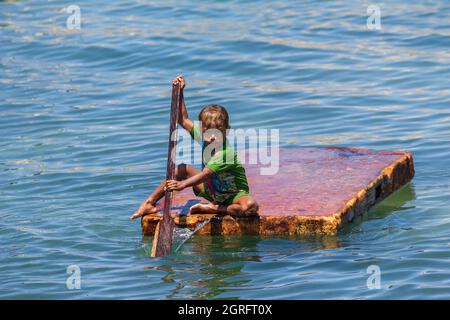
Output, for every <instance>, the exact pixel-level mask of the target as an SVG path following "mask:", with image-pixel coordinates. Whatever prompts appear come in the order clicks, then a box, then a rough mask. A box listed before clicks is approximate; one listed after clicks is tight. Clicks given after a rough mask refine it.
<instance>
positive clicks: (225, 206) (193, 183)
mask: <svg viewBox="0 0 450 320" xmlns="http://www.w3.org/2000/svg"><path fill="white" fill-rule="evenodd" d="M173 83H174V84H177V83H179V84H180V88H181V97H182V105H181V110H180V111H181V113H180V115H179V121H178V123H179V124H180V125H181V126H182V127H183V128H184V129H186V130H187V131H188V132H189V133H190V134H191V136H192V138H193V139H195V140H196V141H197V142H200V143H202V152H203V151H204V150H205V149H208V148H207V147H208V146H209V145H210V144H212V143H215V146H219V148H210V149H211V150H212V154H211V157H210V159H209V160H208V161H207V162H206V163H205V162H203V166H202V167H203V170H202V171H200V170H198V169H197V168H195V167H193V166H191V165H186V164H180V165H178V166H177V167H176V169H175V179H176V180H168V181H166V180H164V181H163V182H162V183H161V184H160V186H159V187H157V188H156V190H155V191H154V192H153V193H152V194H151V195H150V196H149V197H148V198H147V199H146V200H144V202H142V204H141V206H140V207H139V208H138V209H137V210H136V212H135V213H134V214H133V215H132V216H131V219H132V220H134V219H136V218H138V217H141V216H144V215H146V214H150V213H155V212H156V207H155V205H156V203H157V202H158V201H159V200H160V199H161V198H162V197H163V196H164V193H165V190H166V189H167V190H176V191H181V190H183V189H185V188H188V187H192V188H193V191H194V193H195V195H197V196H199V197H202V198H204V199H206V200H208V201H209V203H208V204H202V203H199V204H196V205H194V206H192V207H191V208H190V210H189V213H196V212H202V213H215V214H224V215H225V214H229V215H235V216H239V215H241V216H242V215H249V214H256V213H257V211H258V204H257V203H256V201H255V199H254V198H253V197H252V195H251V194H250V193H249V187H248V182H247V177H246V176H245V169H244V167H243V166H242V165H241V163H240V162H239V160H238V158H237V154H236V152H235V151H234V150H233V149H232V148H231V147H230V146H229V144H228V141H227V139H226V130H227V129H229V128H230V125H229V118H228V113H227V111H226V110H225V108H224V107H222V106H220V105H215V104H212V105H208V106H206V107H205V108H203V110H202V111H201V112H200V114H199V116H198V118H199V121H200V122H201V124H202V126H201V131H200V129H199V128H198V127H197V126H196V125H195V124H194V123H193V122H192V120H191V119H189V117H188V113H187V110H186V105H185V103H184V96H183V90H184V87H185V80H184V78H183V76H178V77H176V78H175V79H174V80H173ZM200 132H201V133H200ZM222 137H223V138H222ZM211 146H212V145H211ZM203 157H205V156H203ZM203 159H204V158H203ZM230 160H231V161H230Z"/></svg>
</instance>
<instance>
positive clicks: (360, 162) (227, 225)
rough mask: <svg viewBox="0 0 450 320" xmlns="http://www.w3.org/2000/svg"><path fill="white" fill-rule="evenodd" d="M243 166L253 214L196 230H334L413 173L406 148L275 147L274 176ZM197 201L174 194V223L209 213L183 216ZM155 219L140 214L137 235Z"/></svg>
mask: <svg viewBox="0 0 450 320" xmlns="http://www.w3.org/2000/svg"><path fill="white" fill-rule="evenodd" d="M252 155H254V154H253V151H251V152H250V153H249V152H247V153H245V154H241V155H240V158H241V159H242V160H243V161H245V163H248V162H249V161H248V160H249V157H250V156H252ZM244 159H245V160H244ZM245 167H246V172H247V177H248V180H249V184H250V192H251V193H252V194H254V196H255V198H256V200H257V201H258V203H259V204H260V210H259V216H253V217H231V216H226V217H219V218H216V219H214V221H213V222H211V223H209V224H207V225H205V227H203V228H202V229H201V230H200V231H199V234H211V235H231V234H261V235H281V234H290V235H293V234H335V233H336V232H337V231H338V230H339V229H340V228H341V227H342V225H343V224H344V223H346V222H349V221H352V220H353V219H354V218H355V217H356V216H359V215H361V214H363V213H365V212H367V211H368V210H369V209H370V208H371V207H372V206H373V205H375V204H376V203H378V202H380V201H381V200H383V199H384V198H386V197H387V196H388V195H390V194H392V193H393V192H395V191H396V190H397V189H399V188H400V187H402V186H403V185H405V184H406V183H407V182H409V181H410V180H411V179H412V177H413V176H414V163H413V158H412V155H411V154H410V153H408V152H405V151H384V152H373V151H369V150H365V149H355V148H338V147H332V148H281V149H280V166H279V171H278V173H277V174H275V175H261V174H260V169H261V166H260V165H252V164H245ZM198 201H202V202H206V201H205V200H203V199H199V198H196V197H195V196H194V194H193V192H192V190H190V189H189V190H183V191H182V192H180V193H177V194H175V197H174V205H173V207H172V212H173V216H174V218H175V224H176V225H177V226H180V227H188V228H191V229H192V228H195V226H196V225H197V223H199V222H201V221H204V220H205V219H207V218H209V217H211V215H207V214H195V215H188V216H186V214H187V212H188V210H189V207H190V206H191V205H192V204H194V203H196V202H198ZM159 219H160V215H159V214H154V215H149V216H145V217H143V218H142V220H141V223H142V230H143V234H145V235H153V234H154V232H155V228H156V223H157V222H158V221H159Z"/></svg>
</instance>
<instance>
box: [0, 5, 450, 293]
mask: <svg viewBox="0 0 450 320" xmlns="http://www.w3.org/2000/svg"><path fill="white" fill-rule="evenodd" d="M68 4H77V5H78V6H79V7H80V8H81V29H80V30H68V29H67V28H66V19H67V18H68V16H69V14H68V13H66V12H65V11H64V10H63V9H64V7H65V6H66V5H68ZM369 4H370V3H363V2H360V1H333V2H323V1H304V2H302V3H301V4H300V3H293V1H278V2H276V3H275V2H271V3H270V4H269V2H262V1H261V2H255V3H254V2H250V1H226V2H221V3H215V2H212V1H201V2H195V3H194V2H193V1H184V2H182V3H180V2H175V1H161V2H153V1H95V3H94V2H91V1H81V0H80V1H76V3H72V2H64V1H55V2H47V1H17V2H16V1H6V2H4V1H2V2H0V44H1V45H0V57H1V60H0V136H1V138H0V150H1V157H0V197H1V202H0V298H1V299H12V298H26V299H31V298H38V299H80V298H81V299H82V298H106V299H110V298H120V299H131V298H137V299H178V298H188V299H190V298H196V299H202V298H208V299H210V298H214V299H216V298H239V299H255V298H261V299H333V298H339V299H374V298H383V299H410V298H420V299H432V298H433V299H444V298H445V299H448V298H450V268H449V267H450V263H449V262H450V254H449V252H450V232H449V230H450V193H449V190H450V183H449V182H450V179H449V177H450V172H449V164H450V160H449V158H450V139H449V138H450V109H449V106H450V103H449V102H450V99H449V97H450V89H449V88H450V79H449V75H450V67H449V65H450V64H449V61H450V50H449V48H450V3H449V2H448V1H447V2H446V1H407V2H406V1H405V3H402V2H401V1H384V2H379V3H378V2H377V3H376V4H377V5H379V6H380V8H381V30H368V28H367V26H366V19H367V14H366V8H367V6H368V5H369ZM179 73H183V74H184V75H185V76H186V78H187V88H186V100H187V104H188V108H189V110H190V112H191V115H192V116H194V115H196V114H197V113H198V111H199V110H200V109H201V107H202V106H204V105H205V104H207V103H211V102H215V103H221V104H223V105H225V106H226V107H227V108H228V109H229V111H230V114H231V123H232V125H233V126H234V127H239V128H278V129H280V136H281V145H282V146H324V145H337V146H354V147H365V148H370V149H375V150H396V149H404V150H408V151H411V152H412V153H413V155H414V157H415V165H416V176H415V178H414V180H413V182H412V183H410V184H408V185H407V186H405V187H404V188H403V189H401V190H400V191H399V192H398V193H396V194H395V195H393V196H391V197H389V198H388V199H387V200H386V201H384V202H383V203H381V204H380V205H379V206H378V207H376V208H375V209H373V210H372V211H371V212H370V213H369V214H368V215H366V216H364V217H363V218H361V219H359V220H358V221H357V222H355V223H353V224H351V225H348V226H347V227H346V228H345V229H344V230H342V231H341V232H340V233H339V234H338V235H337V236H333V237H321V238H301V237H300V238H295V239H294V238H289V239H288V238H284V239H282V238H279V239H263V238H257V237H229V238H222V237H216V238H210V237H200V236H194V237H193V238H192V239H190V240H189V241H188V242H187V243H186V244H185V245H184V246H183V247H182V248H181V249H180V250H179V251H178V252H177V253H176V254H173V255H171V256H169V257H167V258H157V259H152V258H149V257H148V253H149V251H150V247H151V239H142V238H141V234H140V225H139V222H136V221H135V222H130V221H129V216H130V215H131V214H132V212H133V211H134V210H135V209H136V208H137V206H138V205H139V203H140V202H141V201H142V200H143V199H144V198H145V197H146V196H147V195H148V194H149V193H150V191H151V189H152V188H153V187H155V186H156V185H157V184H158V183H159V181H160V180H161V179H162V178H163V177H164V174H165V160H166V152H167V145H166V139H167V132H168V113H167V110H168V107H169V103H170V90H171V84H170V81H171V79H172V78H173V77H174V76H175V75H176V74H179ZM70 265H77V266H78V267H79V268H80V271H81V289H79V290H76V289H75V290H69V289H68V288H67V286H66V280H67V278H68V277H69V274H67V267H68V266H70ZM370 265H377V266H378V267H379V268H380V270H381V288H380V289H369V288H368V287H367V285H366V282H367V279H368V277H369V274H368V273H367V268H368V267H369V266H370Z"/></svg>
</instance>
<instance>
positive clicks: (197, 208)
mask: <svg viewBox="0 0 450 320" xmlns="http://www.w3.org/2000/svg"><path fill="white" fill-rule="evenodd" d="M195 213H219V206H218V205H216V204H212V203H197V204H194V205H193V206H192V207H190V208H189V214H195Z"/></svg>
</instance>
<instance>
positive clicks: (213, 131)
mask: <svg viewBox="0 0 450 320" xmlns="http://www.w3.org/2000/svg"><path fill="white" fill-rule="evenodd" d="M202 135H203V143H204V144H205V145H209V144H210V143H213V142H214V141H217V142H219V141H223V133H222V131H221V130H219V129H217V128H209V127H208V126H206V125H205V124H203V123H202Z"/></svg>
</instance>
